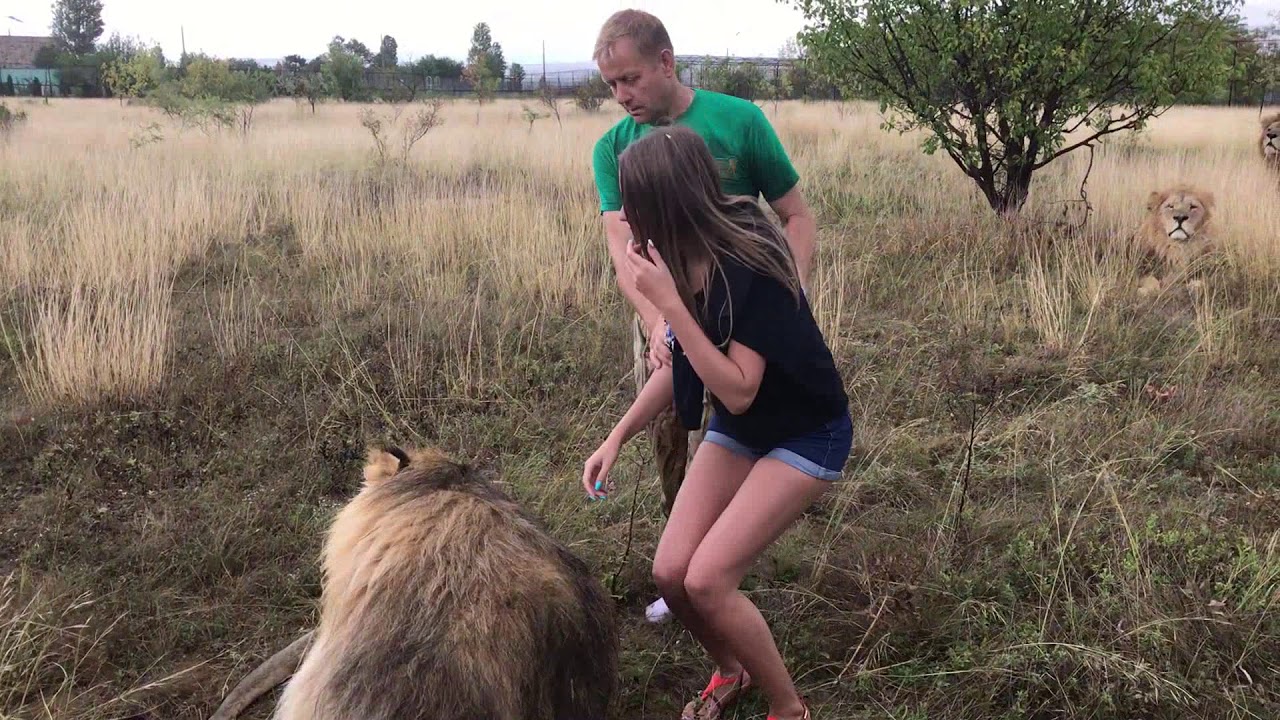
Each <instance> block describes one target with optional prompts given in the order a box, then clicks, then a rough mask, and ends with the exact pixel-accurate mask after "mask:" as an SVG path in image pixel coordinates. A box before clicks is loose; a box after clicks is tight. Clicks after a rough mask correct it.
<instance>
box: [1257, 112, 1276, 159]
mask: <svg viewBox="0 0 1280 720" xmlns="http://www.w3.org/2000/svg"><path fill="white" fill-rule="evenodd" d="M1259 142H1260V143H1261V144H1262V155H1263V157H1265V158H1267V159H1268V160H1280V114H1276V115H1268V116H1267V117H1265V118H1263V119H1262V135H1261V138H1260V139H1259Z"/></svg>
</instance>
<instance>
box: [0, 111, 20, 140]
mask: <svg viewBox="0 0 1280 720" xmlns="http://www.w3.org/2000/svg"><path fill="white" fill-rule="evenodd" d="M26 121H27V113H26V112H24V111H22V110H16V111H15V110H10V109H9V106H8V105H5V104H4V103H0V140H4V141H8V140H9V135H10V134H11V133H12V132H13V131H14V130H15V129H17V127H18V126H19V125H21V124H23V123H25V122H26Z"/></svg>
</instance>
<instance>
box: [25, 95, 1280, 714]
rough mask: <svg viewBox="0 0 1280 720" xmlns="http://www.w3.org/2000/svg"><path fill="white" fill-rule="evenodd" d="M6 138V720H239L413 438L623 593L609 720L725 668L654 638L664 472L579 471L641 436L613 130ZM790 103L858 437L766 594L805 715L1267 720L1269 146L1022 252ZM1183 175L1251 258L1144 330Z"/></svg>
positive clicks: (687, 691)
mask: <svg viewBox="0 0 1280 720" xmlns="http://www.w3.org/2000/svg"><path fill="white" fill-rule="evenodd" d="M10 106H11V107H18V108H21V109H23V110H25V111H26V112H27V113H28V115H29V120H28V122H27V123H25V124H24V125H23V126H22V127H20V128H18V129H17V130H16V131H14V132H13V133H12V134H11V135H10V136H9V137H8V139H7V141H0V168H2V169H0V337H2V338H3V340H4V348H5V351H4V352H0V471H2V472H3V477H4V482H3V483H2V484H0V717H6V718H7V717H15V718H33V719H34V718H68V719H76V720H79V719H86V720H88V719H93V720H104V719H106V718H136V719H139V720H141V719H143V718H147V719H150V718H154V719H157V720H159V719H161V718H163V719H165V720H188V719H190V720H195V719H196V718H205V717H207V716H208V714H210V713H211V712H212V709H213V708H214V707H215V706H216V705H217V703H218V702H219V700H220V698H221V696H222V695H223V693H224V692H226V691H227V690H228V689H229V688H230V687H231V686H232V685H234V684H235V683H236V682H237V681H238V680H239V679H240V678H241V677H243V675H244V674H245V673H247V672H248V671H249V670H250V669H251V668H252V667H253V666H254V665H255V664H256V663H257V662H259V661H260V660H261V659H262V658H264V657H265V656H267V655H268V654H270V653H271V652H273V651H274V650H275V649H277V648H279V647H281V646H283V644H285V643H286V642H287V641H288V640H289V639H291V638H292V637H293V636H294V635H295V633H296V632H297V631H299V630H300V629H302V628H304V627H307V626H309V625H310V624H311V623H312V621H313V619H314V617H315V614H314V606H313V602H314V600H315V599H316V597H317V593H318V588H319V581H320V576H319V573H318V570H317V563H316V559H317V553H318V550H319V547H320V543H321V540H322V534H323V532H324V530H325V528H326V523H327V520H328V518H329V517H330V514H331V513H332V512H333V510H334V509H335V508H336V507H338V506H339V505H340V504H341V503H343V502H344V501H345V500H346V499H347V498H349V497H350V496H351V494H352V493H353V492H354V491H355V489H356V488H357V486H358V483H359V480H360V478H359V468H360V465H361V461H362V452H363V449H364V448H365V446H366V444H368V443H374V442H384V441H391V442H396V443H400V444H415V443H423V442H429V443H435V444H439V445H441V446H443V447H445V448H447V449H448V450H450V451H451V452H454V453H456V454H458V455H459V456H462V457H466V458H479V459H481V460H483V461H485V462H491V463H496V465H497V467H499V468H500V471H501V473H502V476H503V478H504V480H505V481H506V483H507V484H508V485H507V487H508V489H509V491H510V492H511V493H512V494H514V495H515V496H516V497H518V498H519V499H520V500H521V501H522V502H523V503H525V504H526V505H527V506H528V507H529V508H530V509H531V510H533V511H534V512H535V513H537V514H538V515H539V516H540V517H541V518H543V519H544V520H545V522H546V524H547V526H548V527H549V529H550V530H551V531H552V532H553V533H554V534H555V535H556V536H557V537H559V538H561V539H563V540H564V541H566V542H567V543H569V544H570V546H571V547H572V548H573V550H574V551H575V552H577V553H578V554H579V555H581V556H582V557H583V558H584V559H586V560H587V561H588V562H589V563H590V564H591V566H592V567H593V568H595V569H596V571H597V572H598V574H599V576H600V577H601V578H602V580H604V581H605V582H606V583H607V584H609V586H610V587H611V588H613V589H614V591H615V593H616V596H617V601H618V603H619V608H620V610H621V612H622V617H623V633H624V646H623V654H622V666H621V667H622V672H623V676H622V678H621V680H622V694H621V696H620V697H619V698H618V702H617V713H616V717H617V718H624V719H633V718H634V719H637V720H639V719H645V720H647V719H649V718H654V719H658V718H673V717H677V716H678V709H679V707H680V706H681V705H683V703H684V702H685V700H687V699H688V697H690V696H691V694H692V693H693V692H696V691H697V690H699V689H701V687H702V685H703V683H704V682H705V680H706V676H707V673H708V672H709V666H708V664H707V662H706V660H705V658H703V657H702V656H701V654H700V653H699V652H697V651H696V648H695V647H692V646H691V643H690V641H689V639H688V636H687V635H686V634H684V633H683V631H682V630H681V629H680V628H679V627H678V625H674V624H669V625H662V626H653V625H649V624H646V623H645V622H644V621H643V610H644V606H645V605H646V604H647V603H648V602H649V601H651V600H652V599H653V598H654V593H655V589H654V587H653V584H652V581H651V579H650V577H649V559H650V558H651V557H652V551H653V548H654V546H655V543H656V540H657V536H658V533H659V532H660V530H661V527H662V515H661V512H660V510H659V504H660V491H659V489H658V485H657V481H656V477H655V476H654V471H653V468H652V465H651V464H649V463H647V460H646V458H647V457H648V454H647V453H648V447H647V444H646V442H645V441H644V440H643V438H638V439H637V440H636V441H635V442H634V443H633V444H632V445H631V446H630V447H629V448H628V450H627V451H626V454H625V456H624V458H623V461H622V462H621V463H620V466H619V468H618V471H617V472H618V473H619V474H618V475H617V478H618V486H619V492H617V493H616V494H615V495H613V496H612V497H611V498H610V500H609V501H608V502H606V503H587V502H585V501H584V498H583V496H582V492H581V487H580V484H579V479H578V478H579V477H580V473H581V465H582V462H583V461H584V460H585V459H586V457H587V456H588V454H589V453H590V452H591V451H592V450H593V449H594V448H595V446H596V445H597V444H598V442H599V441H600V439H601V438H602V437H603V436H604V435H605V434H606V433H607V432H608V429H609V428H610V427H611V426H612V424H613V423H614V422H616V420H617V418H618V417H620V415H621V413H622V412H623V411H624V410H625V408H626V406H627V404H628V402H629V400H630V394H629V390H630V387H631V381H630V359H629V353H630V332H629V329H628V327H627V312H626V308H625V307H624V304H623V301H622V299H621V296H620V294H619V293H618V291H617V289H616V287H615V285H614V280H613V275H612V271H611V269H610V266H609V264H608V260H607V257H606V254H605V251H604V246H603V242H602V233H601V230H600V226H599V224H598V222H599V221H598V218H597V214H596V212H595V207H596V206H595V195H594V189H593V186H592V183H591V174H590V160H589V158H590V148H591V145H592V143H593V142H594V140H595V139H596V137H598V135H599V134H600V133H601V132H602V131H603V130H604V129H605V128H606V127H608V126H609V125H610V124H611V123H612V122H613V121H614V120H615V119H616V118H617V117H618V114H617V111H616V110H615V108H614V107H613V106H611V105H607V106H606V108H605V111H603V112H601V113H598V114H594V115H592V114H586V113H581V112H578V111H576V110H574V109H572V108H569V107H567V106H566V108H565V109H564V110H563V114H564V118H563V126H562V127H561V126H559V125H558V124H557V123H556V121H555V120H554V119H544V120H539V121H537V122H536V123H535V124H534V125H533V126H532V127H530V126H529V124H528V123H527V122H526V121H525V119H524V118H523V117H522V115H521V113H522V111H521V107H520V104H519V102H516V101H499V102H497V103H494V104H491V105H485V106H484V107H483V108H479V109H477V106H476V105H475V104H474V103H472V102H461V101H460V102H457V103H455V104H451V105H448V106H446V107H445V109H444V111H443V115H444V118H445V122H444V124H443V125H441V126H439V127H437V128H435V129H433V130H432V131H430V132H429V133H428V134H427V135H426V137H425V138H424V139H423V140H422V141H421V142H420V143H418V144H417V145H416V146H415V147H414V148H413V151H412V153H411V161H410V163H409V164H408V166H407V167H405V168H398V167H378V166H377V164H376V162H375V160H376V154H375V153H374V149H373V148H374V145H373V142H372V140H371V138H370V135H369V133H368V132H367V131H366V130H365V129H364V128H363V127H361V124H360V120H359V112H360V108H358V107H354V106H343V105H329V106H324V105H322V106H320V107H319V108H318V110H317V112H316V113H315V114H312V113H311V111H310V109H309V108H300V107H298V106H296V105H294V104H293V103H292V102H289V101H279V102H277V103H275V104H273V105H270V106H268V107H264V108H261V109H259V111H258V113H257V114H256V116H255V119H254V126H253V129H252V131H251V133H250V134H249V135H248V137H246V138H241V137H239V136H238V135H235V134H223V135H217V134H215V135H205V134H203V133H201V132H200V131H198V130H195V129H188V130H186V131H182V130H181V129H180V128H179V127H177V126H175V125H173V124H172V123H169V122H167V121H166V120H165V119H164V118H163V117H162V116H160V115H159V114H157V113H155V112H153V111H151V110H148V109H146V108H143V107H131V106H122V105H121V104H119V103H118V102H115V101H101V102H97V101H61V100H55V101H53V102H51V103H49V104H48V105H45V104H41V103H37V102H32V101H22V100H19V101H17V102H16V103H15V102H13V101H10ZM766 109H767V112H768V114H769V117H770V119H771V120H773V122H774V123H775V125H776V126H777V128H778V131H779V133H780V135H781V136H782V139H783V142H784V143H785V144H786V146H787V148H788V149H789V150H790V152H791V153H792V155H793V158H794V160H795V162H796V164H797V166H798V167H799V169H800V172H801V175H802V177H803V180H802V183H803V188H804V191H805V193H806V195H807V197H808V198H809V201H810V203H811V204H812V205H813V206H814V208H815V209H816V211H817V213H818V217H819V224H820V228H821V230H820V235H819V245H820V250H819V256H818V266H817V270H816V273H817V277H816V279H815V281H814V283H813V285H814V287H813V297H814V298H815V309H816V312H817V313H818V314H819V319H820V321H821V323H822V325H823V328H824V330H825V332H826V333H827V337H828V338H829V341H830V342H831V343H832V346H833V349H834V351H835V353H836V357H837V359H838V360H839V362H840V364H841V367H842V369H843V372H844V375H845V378H846V381H847V386H848V390H849V393H850V397H851V400H852V410H853V413H854V418H855V429H856V441H857V444H856V449H855V455H854V457H853V458H852V460H851V462H850V467H849V470H850V472H849V474H848V476H847V477H848V479H847V480H846V481H845V482H843V483H841V484H840V485H839V489H838V491H837V492H835V493H832V494H831V495H830V496H829V497H828V498H827V499H826V500H825V501H824V502H823V503H821V504H820V505H818V506H815V507H814V508H813V510H812V512H811V513H810V514H809V515H808V516H807V517H806V518H805V519H804V520H803V521H802V522H801V523H800V525H799V526H797V527H796V528H795V529H793V530H792V531H791V532H789V533H788V534H787V535H786V536H784V537H783V538H782V539H781V540H780V541H779V543H778V544H777V545H776V546H775V547H774V548H773V549H771V550H770V551H769V552H768V554H767V556H766V557H765V558H764V559H762V560H761V562H760V563H759V564H758V565H757V566H756V567H755V568H754V569H753V571H752V572H751V574H750V575H749V577H748V579H747V581H746V588H747V590H748V592H750V594H751V597H752V598H753V600H754V601H755V602H756V603H757V604H759V605H760V606H761V607H762V609H763V611H764V612H765V614H766V617H767V618H768V619H769V620H770V622H771V623H772V625H773V627H774V631H775V633H776V637H777V640H778V642H779V644H780V646H781V648H782V650H783V653H784V656H785V657H786V659H787V660H788V662H789V665H790V667H791V668H792V670H793V673H794V674H795V676H796V678H797V680H798V684H799V686H800V688H801V690H802V692H803V693H804V694H805V695H806V696H807V697H809V698H810V699H811V702H812V706H813V709H814V711H815V712H814V717H815V720H816V719H818V718H821V719H824V720H825V719H827V718H831V719H835V718H864V717H865V718H895V719H896V720H908V719H911V720H924V719H926V718H927V719H929V720H933V719H935V718H938V719H942V718H946V719H948V720H951V719H957V720H958V719H962V718H964V719H969V718H972V719H975V720H976V719H978V718H983V719H987V718H1009V719H1013V718H1018V719H1023V718H1036V719H1040V718H1055V719H1057V718H1144V719H1146V720H1153V719H1155V718H1162V719H1163V718H1273V717H1276V716H1277V714H1278V713H1280V692H1277V690H1276V685H1275V678H1276V676H1277V675H1276V673H1277V672H1280V636H1278V633H1280V620H1278V619H1277V617H1278V616H1277V613H1276V612H1275V607H1274V606H1275V604H1276V602H1277V599H1280V547H1277V539H1278V538H1280V535H1278V534H1277V532H1278V528H1280V449H1278V444H1280V441H1278V440H1277V438H1280V382H1278V381H1277V378H1280V283H1278V281H1277V278H1280V240H1277V238H1280V202H1277V195H1276V193H1277V192H1280V190H1278V189H1277V187H1276V184H1275V182H1274V180H1273V179H1272V178H1271V177H1269V176H1268V174H1267V173H1266V172H1265V170H1264V168H1263V166H1262V163H1261V160H1260V158H1259V156H1258V152H1257V149H1256V144H1255V142H1254V138H1255V136H1256V129H1257V120H1256V118H1257V112H1256V110H1253V111H1251V110H1247V109H1230V110H1228V109H1203V108H1178V109H1175V110H1173V111H1171V112H1169V113H1168V114H1167V115H1165V116H1163V117H1162V118H1160V119H1159V120H1157V121H1156V122H1155V123H1154V125H1153V127H1152V128H1151V130H1150V131H1149V132H1148V133H1145V134H1143V135H1142V136H1140V137H1117V138H1115V139H1114V140H1112V141H1111V142H1109V143H1108V144H1107V145H1105V146H1104V147H1101V148H1099V149H1098V151H1097V153H1096V156H1095V157H1094V162H1093V167H1092V172H1091V174H1090V175H1089V178H1088V182H1087V184H1086V186H1085V192H1086V193H1087V197H1088V200H1089V202H1090V203H1091V205H1092V213H1091V214H1090V215H1089V217H1088V222H1087V224H1086V225H1085V226H1084V229H1083V230H1082V231H1071V230H1069V229H1066V228H1067V226H1069V225H1072V224H1076V223H1078V222H1079V221H1080V220H1081V218H1082V217H1083V205H1082V203H1080V202H1079V200H1080V197H1081V195H1080V184H1081V180H1082V178H1083V177H1084V174H1085V169H1086V166H1087V165H1088V162H1089V156H1088V154H1087V152H1084V153H1077V154H1074V155H1072V156H1070V157H1068V158H1066V159H1063V160H1061V161H1059V162H1057V163H1055V164H1054V165H1053V166H1051V167H1050V168H1049V169H1047V170H1045V171H1043V173H1042V174H1041V175H1040V176H1038V177H1037V179H1036V182H1035V184H1034V187H1033V196H1032V202H1031V204H1030V205H1029V206H1028V208H1027V210H1026V218H1025V221H1024V222H1023V223H1021V225H1020V226H1019V229H1016V230H1015V229H1011V228H1009V227H1004V226H1001V224H1000V223H999V222H997V221H996V220H995V219H994V218H992V217H991V213H990V211H989V210H988V209H987V208H986V206H985V204H984V203H983V202H982V200H981V198H980V196H978V195H977V194H976V191H975V189H974V187H973V185H972V183H971V182H970V181H968V180H967V179H966V178H964V177H963V176H961V175H960V173H959V171H958V170H957V168H956V167H955V166H954V165H953V164H952V163H951V161H950V160H949V159H946V158H945V157H943V156H942V155H941V154H940V155H939V156H936V157H928V156H925V155H923V154H922V153H921V152H920V151H919V150H918V146H917V143H918V140H919V139H918V138H915V137H901V136H898V135H896V134H890V133H886V132H882V131H881V130H880V129H879V121H880V120H879V117H878V115H877V113H876V111H875V108H874V107H872V106H868V105H859V104H847V105H843V106H840V105H836V104H820V103H815V104H802V103H783V104H781V105H780V106H778V107H776V108H775V107H774V106H773V105H772V104H770V105H767V106H766ZM374 110H375V111H376V112H380V113H389V108H387V107H386V106H374ZM151 123H158V124H159V125H158V126H154V127H151V128H149V127H148V126H150V125H151ZM157 132H158V135H156V134H155V133H157ZM1182 181H1190V182H1194V183H1196V184H1198V185H1200V186H1201V187H1203V188H1205V189H1207V190H1209V191H1212V192H1213V193H1215V195H1216V196H1217V200H1218V203H1217V207H1216V208H1215V219H1214V222H1215V224H1216V227H1217V237H1219V238H1220V240H1221V241H1222V243H1223V246H1224V253H1223V256H1222V258H1221V261H1220V262H1219V263H1218V264H1217V266H1216V267H1214V268H1213V270H1212V274H1211V276H1210V279H1209V281H1208V283H1207V292H1206V293H1205V294H1204V296H1203V297H1201V298H1199V299H1190V298H1188V297H1185V296H1182V295H1178V294H1168V295H1164V296H1159V297H1155V298H1140V297H1138V296H1137V294H1136V293H1135V292H1134V281H1135V279H1136V278H1135V277H1134V275H1133V271H1132V263H1133V252H1132V249H1131V247H1130V245H1129V244H1128V242H1127V238H1128V237H1129V235H1130V233H1131V232H1133V231H1134V230H1135V229H1136V227H1137V226H1138V224H1139V222H1140V220H1141V217H1142V214H1143V213H1144V203H1145V201H1146V197H1147V194H1148V193H1149V192H1150V191H1152V190H1155V189H1157V188H1160V187H1162V186H1165V185H1169V184H1173V183H1177V182H1182ZM633 511H634V521H633V520H632V518H633ZM629 541H630V544H631V552H630V554H629V555H628V554H626V549H627V547H628V544H629ZM424 681H427V682H429V681H430V679H429V678H427V679H424ZM267 705H268V703H267V702H264V703H262V704H261V705H260V706H259V707H257V708H255V711H254V714H253V717H257V718H261V717H265V716H266V710H267V708H266V706H267ZM765 709H766V706H765V704H764V702H763V700H762V698H760V697H759V696H752V697H751V699H750V701H749V702H746V703H744V704H743V705H741V706H740V707H739V709H738V712H737V715H736V716H735V717H737V718H742V719H744V720H745V719H746V718H763V717H764V714H765Z"/></svg>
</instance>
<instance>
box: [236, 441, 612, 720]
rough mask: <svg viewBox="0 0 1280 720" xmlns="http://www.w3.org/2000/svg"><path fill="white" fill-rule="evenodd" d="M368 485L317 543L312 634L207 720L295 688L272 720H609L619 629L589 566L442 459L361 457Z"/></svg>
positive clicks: (380, 453) (391, 453)
mask: <svg viewBox="0 0 1280 720" xmlns="http://www.w3.org/2000/svg"><path fill="white" fill-rule="evenodd" d="M363 474H364V484H363V487H362V488H361V490H360V492H359V493H358V494H357V495H356V497H355V498H354V499H352V500H351V501H350V502H349V503H348V504H347V505H346V507H344V508H343V509H342V510H341V511H340V512H339V513H338V515H337V517H336V518H335V519H334V521H333V524H332V526H331V527H330V529H329V532H328V536H327V538H326V541H325V545H324V552H323V568H324V587H323V590H322V593H321V601H320V602H321V610H320V623H319V626H318V628H316V629H315V630H314V631H310V632H307V633H304V634H303V635H302V636H301V637H299V638H298V639H297V640H295V641H294V642H293V643H292V644H291V645H289V646H288V647H286V648H285V649H284V650H281V651H279V652H278V653H276V654H275V655H274V656H272V657H271V658H270V659H268V660H267V661H266V662H264V663H263V664H262V665H260V666H259V667H258V668H257V669H255V670H254V671H253V672H252V673H250V674H249V675H248V676H247V677H246V678H245V679H244V680H242V681H241V683H240V685H239V686H237V687H236V688H235V689H234V690H232V692H231V693H230V694H229V695H228V696H227V698H226V699H225V700H224V702H223V704H222V706H221V707H219V708H218V711H217V712H216V713H215V714H214V716H213V720H232V718H236V717H238V716H239V715H240V713H242V712H243V711H244V709H245V708H247V707H248V706H249V705H251V704H253V703H254V702H255V701H256V700H257V699H258V698H260V697H261V696H262V695H264V694H265V693H267V692H269V691H270V690H271V689H273V688H274V687H276V686H277V685H279V684H280V683H282V682H284V681H285V680H286V679H288V678H289V676H290V675H292V676H293V677H292V679H291V680H290V681H289V682H288V684H287V685H286V686H285V688H284V690H283V692H282V693H281V696H280V700H279V703H278V705H277V706H276V709H275V714H274V715H273V716H272V717H273V718H275V720H304V719H306V720H393V719H395V720H428V719H430V720H439V719H441V718H448V719H449V720H508V719H509V720H603V719H604V718H606V717H607V714H608V712H609V706H610V702H611V700H612V697H613V694H614V691H615V687H616V682H617V681H616V674H617V673H616V667H617V652H618V636H617V629H616V619H615V616H614V611H613V607H612V601H611V600H610V598H609V597H608V595H607V594H606V593H605V591H604V588H603V586H602V585H601V584H600V582H599V581H598V580H597V579H596V578H595V577H594V576H593V575H592V574H591V572H590V570H589V569H588V567H587V566H586V564H585V563H584V562H583V561H582V560H581V559H579V558H578V557H577V556H575V555H574V554H573V553H571V552H570V551H569V550H568V549H566V548H565V547H564V546H563V545H562V544H560V543H559V542H557V541H556V540H555V539H553V538H552V537H551V536H550V535H549V534H548V533H547V532H546V531H545V530H544V529H543V527H542V526H541V525H540V524H539V523H538V522H537V521H536V520H535V519H534V518H533V517H531V516H530V515H529V514H527V513H526V512H525V511H523V510H522V509H521V508H520V507H519V506H518V505H517V504H516V503H515V502H514V501H513V500H512V499H510V498H509V497H508V496H506V495H505V494H503V493H502V492H501V491H500V490H498V489H497V487H495V486H494V485H493V484H491V483H490V482H488V481H487V479H486V478H484V477H482V476H481V474H480V472H479V471H478V470H477V469H475V468H472V467H469V466H468V465H466V464H462V463H457V462H454V461H453V460H451V459H449V458H448V457H446V456H445V455H444V454H443V453H441V452H439V451H437V450H434V449H427V450H416V449H415V450H410V451H409V452H406V451H404V450H401V449H399V448H394V447H393V448H388V449H386V450H370V451H369V454H368V456H367V461H366V465H365V467H364V473H363ZM304 653H305V657H304ZM300 660H301V664H299V661H300ZM295 669H296V673H295V672H294V670H295Z"/></svg>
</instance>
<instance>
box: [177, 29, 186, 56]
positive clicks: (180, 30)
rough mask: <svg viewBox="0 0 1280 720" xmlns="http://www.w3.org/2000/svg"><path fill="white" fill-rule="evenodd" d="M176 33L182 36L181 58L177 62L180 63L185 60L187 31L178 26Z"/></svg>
mask: <svg viewBox="0 0 1280 720" xmlns="http://www.w3.org/2000/svg"><path fill="white" fill-rule="evenodd" d="M178 33H179V34H181V35H182V57H181V58H180V59H179V60H178V62H179V63H181V62H182V60H185V59H186V57H187V29H186V28H185V27H183V26H181V25H179V26H178Z"/></svg>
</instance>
